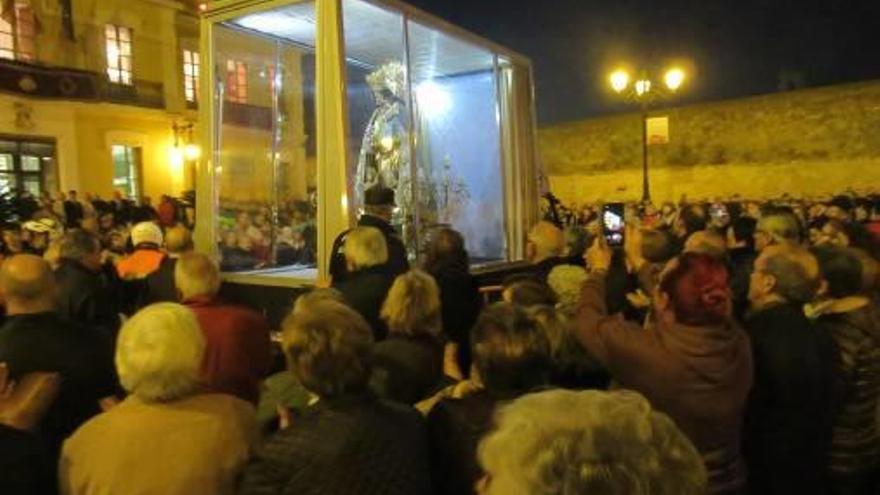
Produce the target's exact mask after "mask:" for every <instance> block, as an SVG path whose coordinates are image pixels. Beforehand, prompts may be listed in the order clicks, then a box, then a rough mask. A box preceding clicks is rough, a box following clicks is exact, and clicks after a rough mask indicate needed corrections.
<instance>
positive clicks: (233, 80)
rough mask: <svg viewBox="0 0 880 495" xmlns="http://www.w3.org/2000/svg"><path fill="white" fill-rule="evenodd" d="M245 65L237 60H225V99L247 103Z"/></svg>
mask: <svg viewBox="0 0 880 495" xmlns="http://www.w3.org/2000/svg"><path fill="white" fill-rule="evenodd" d="M247 94H248V82H247V65H246V64H245V63H244V62H241V61H239V60H227V61H226V99H227V100H229V101H232V102H235V103H247Z"/></svg>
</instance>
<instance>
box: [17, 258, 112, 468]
mask: <svg viewBox="0 0 880 495" xmlns="http://www.w3.org/2000/svg"><path fill="white" fill-rule="evenodd" d="M0 289H2V291H3V295H4V298H5V302H6V312H7V314H8V318H7V319H6V323H5V324H4V325H3V327H2V328H0V362H5V363H6V364H7V366H8V367H9V376H10V378H11V379H12V380H19V379H20V378H21V377H22V376H23V375H26V374H28V373H33V372H51V373H58V375H60V377H61V389H60V391H59V393H58V398H57V399H56V400H55V402H54V403H53V404H52V407H51V408H50V409H49V412H48V414H47V415H46V417H45V419H44V420H43V421H42V422H41V424H40V429H39V430H40V433H41V435H42V436H43V438H44V439H45V440H46V443H47V445H48V446H49V450H50V452H51V453H52V455H53V456H55V458H56V459H57V455H58V453H59V451H60V448H61V443H62V442H63V441H64V439H65V438H67V437H68V436H70V434H71V433H73V432H74V430H76V428H78V427H79V426H80V425H81V424H82V423H84V422H85V421H86V420H88V419H89V418H91V417H92V416H94V415H96V414H98V413H99V412H100V407H99V401H106V400H109V399H110V398H112V396H113V395H114V393H115V392H116V390H117V388H118V385H117V383H116V373H115V371H114V369H113V359H112V355H111V353H110V349H109V346H107V345H106V342H105V341H104V340H102V339H101V338H100V337H99V336H98V335H97V332H96V331H95V330H94V329H92V328H89V327H84V326H79V325H76V324H74V323H71V322H66V321H64V320H62V319H61V318H60V317H59V316H58V314H57V313H56V312H55V300H54V298H53V294H54V292H55V280H54V278H53V276H52V270H51V268H49V265H48V264H47V263H46V262H45V261H43V259H42V258H40V257H38V256H33V255H19V256H14V257H12V258H9V259H8V260H6V261H5V262H4V263H3V266H2V268H0Z"/></svg>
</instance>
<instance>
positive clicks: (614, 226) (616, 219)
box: [602, 203, 626, 247]
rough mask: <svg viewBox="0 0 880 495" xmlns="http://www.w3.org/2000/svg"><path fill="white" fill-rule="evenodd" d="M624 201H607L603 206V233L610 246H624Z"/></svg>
mask: <svg viewBox="0 0 880 495" xmlns="http://www.w3.org/2000/svg"><path fill="white" fill-rule="evenodd" d="M624 210H625V209H624V205H623V203H607V204H605V205H603V206H602V234H603V235H604V236H605V243H606V244H608V245H609V246H612V247H616V246H623V234H624V231H625V230H626V221H625V220H624V213H625V211H624Z"/></svg>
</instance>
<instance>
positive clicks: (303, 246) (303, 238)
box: [218, 194, 318, 271]
mask: <svg viewBox="0 0 880 495" xmlns="http://www.w3.org/2000/svg"><path fill="white" fill-rule="evenodd" d="M309 197H310V198H311V199H310V200H308V201H305V200H289V201H285V202H283V203H282V204H281V205H280V207H279V208H278V209H277V212H276V214H277V217H273V212H272V209H271V208H270V207H269V205H268V204H264V203H240V202H231V201H221V208H220V212H219V218H218V226H219V234H218V245H219V247H220V253H221V264H222V266H223V270H224V271H244V270H254V269H260V268H270V267H281V266H292V265H307V266H310V265H311V266H313V265H314V264H315V261H316V259H317V256H316V251H317V248H318V245H317V244H318V229H317V226H316V225H315V219H316V218H317V203H316V197H315V196H314V194H310V195H309ZM273 218H275V220H274V221H273Z"/></svg>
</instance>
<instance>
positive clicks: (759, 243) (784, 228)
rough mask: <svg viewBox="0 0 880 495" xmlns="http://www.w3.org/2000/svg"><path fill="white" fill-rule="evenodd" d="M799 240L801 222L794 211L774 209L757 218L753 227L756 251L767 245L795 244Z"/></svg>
mask: <svg viewBox="0 0 880 495" xmlns="http://www.w3.org/2000/svg"><path fill="white" fill-rule="evenodd" d="M800 242H801V223H800V220H798V218H797V217H796V216H795V214H794V213H792V212H790V211H787V210H781V209H780V210H775V211H772V212H770V213H768V214H765V215H764V216H762V217H761V219H760V220H758V225H757V227H756V228H755V249H756V250H757V251H758V252H761V251H763V250H764V248H766V247H768V246H774V245H780V244H781V245H788V246H797V245H798V244H800Z"/></svg>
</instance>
